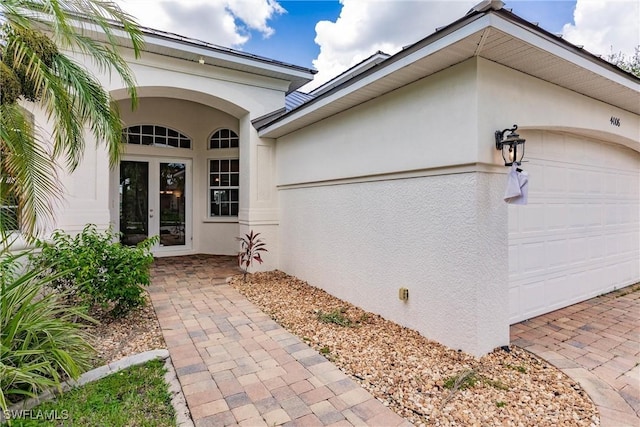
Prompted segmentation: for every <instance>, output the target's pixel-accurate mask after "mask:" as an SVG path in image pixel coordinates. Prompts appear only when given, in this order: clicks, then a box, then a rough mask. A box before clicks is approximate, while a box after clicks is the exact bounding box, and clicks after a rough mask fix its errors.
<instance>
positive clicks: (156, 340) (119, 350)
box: [90, 294, 166, 366]
mask: <svg viewBox="0 0 640 427" xmlns="http://www.w3.org/2000/svg"><path fill="white" fill-rule="evenodd" d="M91 314H92V315H93V316H94V317H95V318H96V319H97V320H99V321H100V324H98V325H96V326H94V327H91V328H90V333H91V335H92V339H91V345H93V347H94V348H95V349H96V353H97V354H96V356H97V358H98V361H97V362H98V363H97V364H96V366H100V365H106V364H109V363H111V362H115V361H116V360H120V359H122V358H123V357H126V356H132V355H134V354H137V353H142V352H144V351H148V350H159V349H163V348H166V346H165V342H164V338H163V337H162V330H161V329H160V324H159V323H158V318H157V316H156V312H155V310H154V309H153V304H151V299H150V298H149V295H148V294H146V295H145V305H144V306H142V307H138V308H135V309H133V310H132V311H131V312H130V313H129V314H127V315H126V316H124V317H121V318H113V317H110V316H109V315H108V314H104V313H101V312H94V313H91Z"/></svg>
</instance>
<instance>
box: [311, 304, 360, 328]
mask: <svg viewBox="0 0 640 427" xmlns="http://www.w3.org/2000/svg"><path fill="white" fill-rule="evenodd" d="M346 311H347V310H346V309H345V308H336V309H335V310H333V311H330V312H328V313H325V312H324V311H322V310H320V311H319V312H318V320H319V321H321V322H322V323H333V324H336V325H339V326H346V327H349V326H351V324H352V322H351V319H349V318H348V317H347V316H345V313H346Z"/></svg>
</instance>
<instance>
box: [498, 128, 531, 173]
mask: <svg viewBox="0 0 640 427" xmlns="http://www.w3.org/2000/svg"><path fill="white" fill-rule="evenodd" d="M517 129H518V125H513V127H512V128H511V129H505V130H503V131H499V130H497V131H496V134H495V135H496V150H500V151H501V152H502V158H503V159H504V165H505V166H511V165H513V164H515V165H517V166H520V165H521V164H522V159H523V158H524V142H525V140H524V139H522V138H520V135H518V134H517V133H516V130H517Z"/></svg>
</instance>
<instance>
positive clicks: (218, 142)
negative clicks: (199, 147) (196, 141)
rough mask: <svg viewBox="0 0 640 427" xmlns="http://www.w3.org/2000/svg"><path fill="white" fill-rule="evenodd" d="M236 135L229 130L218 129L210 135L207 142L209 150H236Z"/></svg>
mask: <svg viewBox="0 0 640 427" xmlns="http://www.w3.org/2000/svg"><path fill="white" fill-rule="evenodd" d="M238 142H239V138H238V134H237V133H235V132H234V131H232V130H231V129H220V130H217V131H215V132H214V134H213V135H211V139H210V140H209V148H210V149H217V148H238Z"/></svg>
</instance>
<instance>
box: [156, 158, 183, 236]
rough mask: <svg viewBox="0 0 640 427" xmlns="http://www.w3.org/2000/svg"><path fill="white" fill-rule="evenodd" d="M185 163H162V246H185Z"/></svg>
mask: <svg viewBox="0 0 640 427" xmlns="http://www.w3.org/2000/svg"><path fill="white" fill-rule="evenodd" d="M186 171H187V167H186V164H184V163H162V162H161V163H160V246H184V245H185V243H186V242H185V227H186V200H185V199H186V197H185V178H186Z"/></svg>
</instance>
